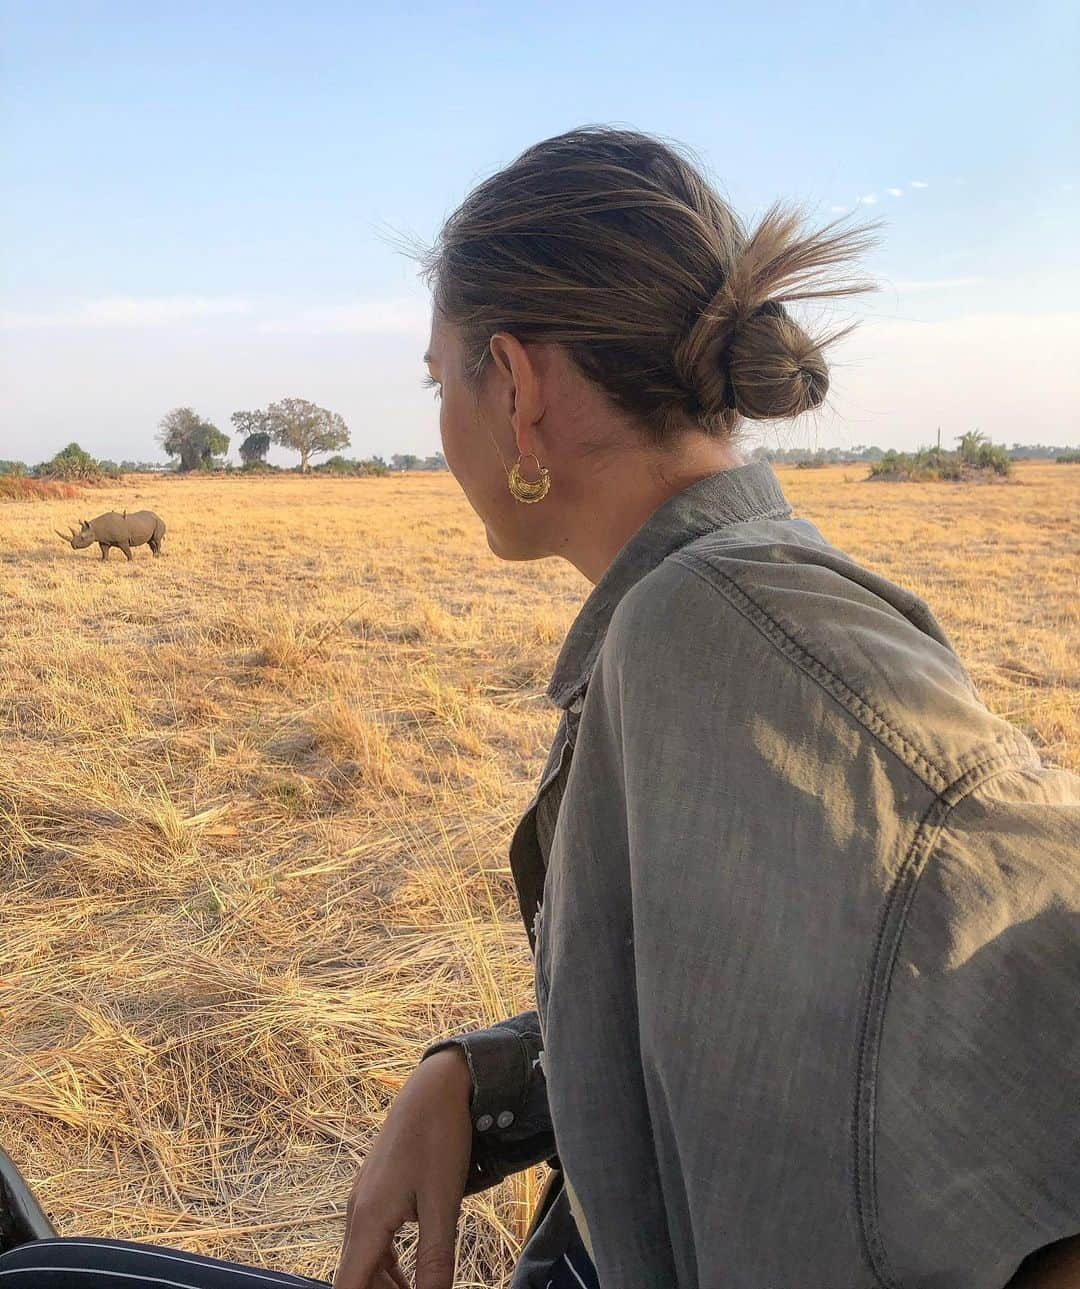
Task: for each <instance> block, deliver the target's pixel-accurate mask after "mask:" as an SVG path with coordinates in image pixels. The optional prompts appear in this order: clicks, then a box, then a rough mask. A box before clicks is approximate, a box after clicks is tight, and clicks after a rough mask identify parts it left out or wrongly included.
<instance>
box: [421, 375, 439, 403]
mask: <svg viewBox="0 0 1080 1289" xmlns="http://www.w3.org/2000/svg"><path fill="white" fill-rule="evenodd" d="M420 384H421V385H423V387H424V388H425V389H434V390H436V391H437V393H436V395H435V397H436V398H442V386H441V385H440V384H439V382H438V381H437V380H436V379H435V377H434V376H425V377H424V379H423V380H422V381H421V382H420Z"/></svg>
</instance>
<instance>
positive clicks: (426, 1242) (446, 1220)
mask: <svg viewBox="0 0 1080 1289" xmlns="http://www.w3.org/2000/svg"><path fill="white" fill-rule="evenodd" d="M416 1207H417V1211H416V1217H417V1221H418V1222H419V1223H420V1242H419V1244H418V1245H417V1249H416V1289H454V1260H455V1259H454V1255H455V1246H456V1244H457V1222H458V1215H459V1213H460V1212H461V1197H460V1195H459V1196H458V1197H457V1200H456V1201H455V1199H454V1196H453V1193H452V1192H446V1191H443V1192H440V1191H434V1193H433V1188H429V1189H428V1190H426V1191H421V1192H420V1194H419V1195H417V1197H416Z"/></svg>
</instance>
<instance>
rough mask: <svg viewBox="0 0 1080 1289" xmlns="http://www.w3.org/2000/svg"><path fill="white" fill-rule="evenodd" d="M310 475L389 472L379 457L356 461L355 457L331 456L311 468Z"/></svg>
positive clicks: (353, 474) (377, 473)
mask: <svg viewBox="0 0 1080 1289" xmlns="http://www.w3.org/2000/svg"><path fill="white" fill-rule="evenodd" d="M311 473H312V474H335V475H351V476H354V477H355V476H357V475H365V474H371V475H383V474H389V473H390V470H389V467H388V466H387V464H386V462H385V461H383V460H381V459H380V458H379V457H366V458H364V459H363V460H357V459H356V458H355V457H343V456H333V457H330V458H329V459H328V460H326V461H320V462H319V464H318V465H314V466H312V467H311Z"/></svg>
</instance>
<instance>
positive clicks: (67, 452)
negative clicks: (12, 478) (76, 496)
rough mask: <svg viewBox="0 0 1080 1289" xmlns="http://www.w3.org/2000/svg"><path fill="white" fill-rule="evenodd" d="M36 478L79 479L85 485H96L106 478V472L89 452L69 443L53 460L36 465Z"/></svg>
mask: <svg viewBox="0 0 1080 1289" xmlns="http://www.w3.org/2000/svg"><path fill="white" fill-rule="evenodd" d="M34 476H35V477H36V478H38V479H64V480H75V479H77V480H79V481H80V482H83V483H96V482H97V481H98V480H100V479H102V478H104V477H105V471H104V470H103V469H102V468H101V465H100V463H99V462H97V461H95V460H94V458H93V457H92V456H91V455H90V453H89V452H85V451H83V449H82V448H81V447H79V445H78V444H77V443H69V444H68V445H67V447H66V448H61V449H60V451H59V452H57V454H56V456H54V457H53V458H52V460H50V461H42V463H41V464H40V465H36V466H35V467H34Z"/></svg>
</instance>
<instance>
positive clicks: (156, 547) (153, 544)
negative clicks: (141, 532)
mask: <svg viewBox="0 0 1080 1289" xmlns="http://www.w3.org/2000/svg"><path fill="white" fill-rule="evenodd" d="M150 549H151V550H152V551H153V553H154V558H155V559H157V557H158V556H159V555H160V554H161V540H160V538H157V537H151V538H150Z"/></svg>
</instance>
